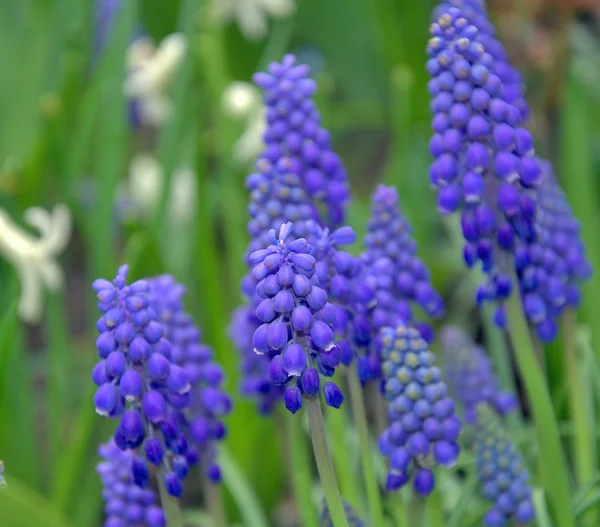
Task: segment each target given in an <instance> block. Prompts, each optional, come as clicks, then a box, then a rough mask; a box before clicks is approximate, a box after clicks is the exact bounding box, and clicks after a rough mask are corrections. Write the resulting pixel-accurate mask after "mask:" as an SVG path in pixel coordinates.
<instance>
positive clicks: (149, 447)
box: [92, 265, 191, 497]
mask: <svg viewBox="0 0 600 527" xmlns="http://www.w3.org/2000/svg"><path fill="white" fill-rule="evenodd" d="M128 271H129V268H128V266H127V265H123V266H121V267H120V268H119V271H118V274H117V277H116V278H115V279H114V280H113V281H112V282H109V281H108V280H104V279H98V280H96V281H94V283H93V288H94V290H95V291H96V293H97V297H98V309H100V311H101V312H102V316H101V317H100V319H99V320H98V323H97V325H96V327H97V329H98V331H99V332H100V335H99V336H98V338H97V339H96V347H97V349H98V355H99V356H100V358H101V360H100V362H98V364H96V366H95V367H94V370H93V372H92V379H93V381H94V383H95V384H96V385H97V386H98V389H97V390H96V393H95V395H94V405H95V407H96V412H97V413H98V414H100V415H104V416H107V417H110V418H112V419H119V425H118V426H117V429H116V431H115V434H114V440H115V443H116V445H117V446H118V447H119V448H120V449H121V450H127V449H131V450H133V449H139V452H140V454H139V455H136V456H135V457H134V458H133V460H132V463H131V470H132V475H133V481H134V483H135V484H137V485H138V486H140V487H147V486H148V484H149V479H150V472H149V469H148V463H150V464H152V465H155V466H157V467H158V466H162V467H164V471H165V483H166V487H167V491H168V492H169V493H170V494H171V495H173V496H175V497H179V496H180V495H181V493H182V486H181V481H180V480H181V479H183V477H184V476H185V474H182V472H181V471H179V470H178V464H179V462H180V460H181V458H182V457H183V456H185V455H186V451H187V441H186V439H185V435H184V432H183V430H182V429H181V427H180V426H179V423H178V422H177V419H176V412H177V411H180V410H182V409H184V408H186V407H187V406H188V405H189V400H190V391H191V384H190V380H189V378H188V374H187V372H186V370H185V369H184V368H183V367H181V366H178V365H177V364H175V363H173V362H171V344H170V342H169V341H168V340H167V339H166V338H165V334H164V330H163V327H162V325H161V324H160V323H159V322H158V321H157V320H156V313H155V312H154V310H153V309H152V308H151V307H150V300H149V291H150V285H149V282H148V280H138V281H136V282H133V283H132V284H130V285H126V282H127V273H128Z"/></svg>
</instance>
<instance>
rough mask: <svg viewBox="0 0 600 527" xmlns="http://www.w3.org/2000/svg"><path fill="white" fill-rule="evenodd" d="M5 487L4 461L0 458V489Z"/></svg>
mask: <svg viewBox="0 0 600 527" xmlns="http://www.w3.org/2000/svg"><path fill="white" fill-rule="evenodd" d="M6 487H7V485H6V480H5V479H4V463H3V462H2V460H1V459H0V489H5V488H6Z"/></svg>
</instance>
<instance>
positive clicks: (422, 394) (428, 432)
mask: <svg viewBox="0 0 600 527" xmlns="http://www.w3.org/2000/svg"><path fill="white" fill-rule="evenodd" d="M381 335H382V336H381V341H382V344H383V352H382V353H383V357H382V359H383V365H382V369H383V376H384V379H385V387H384V389H385V396H386V398H387V399H388V400H389V401H390V404H389V408H388V416H389V421H390V426H389V428H387V429H386V430H385V431H384V432H383V434H382V435H381V437H380V439H379V447H380V450H381V453H382V454H383V455H384V456H385V457H387V458H389V463H390V471H389V474H388V479H387V489H388V491H394V490H398V489H399V488H400V487H402V486H404V485H405V484H406V483H407V482H408V481H409V479H410V478H411V476H413V472H414V483H413V485H414V488H415V490H416V491H417V492H418V493H419V494H420V495H422V496H427V495H428V494H430V493H431V491H432V490H433V488H434V486H435V478H434V475H433V472H432V470H431V469H432V468H433V467H434V466H435V465H436V464H440V465H444V466H450V465H452V464H453V463H454V462H455V461H456V459H457V457H458V454H459V452H460V447H459V445H458V442H457V441H458V436H459V435H460V431H461V422H460V419H459V418H458V417H457V416H456V414H455V411H454V403H453V401H452V399H450V398H449V397H448V396H447V395H446V394H447V388H446V385H445V384H444V382H443V380H442V375H441V370H440V369H439V368H438V367H437V366H436V365H435V355H434V354H433V353H432V352H431V351H430V350H429V349H428V347H427V343H426V342H425V341H424V340H423V338H422V337H421V336H420V334H419V332H418V331H417V330H416V329H414V328H411V327H406V326H398V327H397V328H395V329H392V328H384V329H383V330H382V332H381Z"/></svg>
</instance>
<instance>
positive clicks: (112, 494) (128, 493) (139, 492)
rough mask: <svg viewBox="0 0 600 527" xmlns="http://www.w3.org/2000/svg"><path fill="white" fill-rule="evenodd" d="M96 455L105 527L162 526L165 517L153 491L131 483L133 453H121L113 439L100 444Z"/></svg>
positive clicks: (126, 451)
mask: <svg viewBox="0 0 600 527" xmlns="http://www.w3.org/2000/svg"><path fill="white" fill-rule="evenodd" d="M98 454H99V455H100V457H101V458H102V461H100V462H99V463H98V464H97V465H96V472H97V473H98V475H99V476H100V480H101V481H102V497H103V499H104V502H105V506H104V512H105V514H106V519H105V520H104V524H103V525H104V527H127V526H129V525H136V526H139V527H142V526H143V527H164V526H165V525H166V520H165V515H164V513H163V511H162V509H161V508H160V507H159V506H158V505H157V504H156V503H157V499H156V498H157V497H156V494H155V492H154V491H153V490H151V489H141V488H140V487H138V486H137V485H136V484H134V482H133V479H132V476H131V464H132V462H133V461H134V459H135V454H134V453H133V452H132V451H131V450H125V451H123V450H121V449H120V448H119V447H118V446H117V445H115V443H114V441H113V440H110V441H109V442H108V443H104V444H102V445H100V447H99V448H98Z"/></svg>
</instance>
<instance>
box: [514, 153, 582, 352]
mask: <svg viewBox="0 0 600 527" xmlns="http://www.w3.org/2000/svg"><path fill="white" fill-rule="evenodd" d="M541 164H542V170H543V172H544V183H543V184H542V185H541V186H540V187H539V188H538V189H537V191H536V201H537V204H538V211H537V215H536V219H535V227H536V236H535V240H534V241H533V242H532V243H529V244H520V245H518V246H517V247H516V249H515V270H516V273H517V277H518V279H519V286H520V291H521V295H522V297H523V307H524V311H525V314H526V315H527V318H528V320H529V322H530V324H532V325H533V326H535V328H536V332H537V335H538V337H539V338H540V340H542V341H543V342H552V341H553V340H554V339H555V338H556V335H557V332H558V323H557V318H558V317H559V316H560V315H561V313H562V312H563V310H564V309H566V308H568V307H571V308H574V307H577V306H578V305H579V302H580V297H581V292H580V283H581V282H582V281H585V280H587V279H589V277H590V275H591V267H590V264H589V262H588V260H587V258H586V255H585V247H584V244H583V242H582V240H581V234H580V225H579V222H578V221H577V219H576V218H575V217H574V215H573V212H572V210H571V207H570V205H569V203H568V201H567V199H566V196H565V194H564V192H563V190H562V189H561V188H560V185H559V183H558V181H557V180H556V177H555V176H554V173H553V171H552V165H551V164H550V163H549V162H548V161H541Z"/></svg>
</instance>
